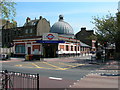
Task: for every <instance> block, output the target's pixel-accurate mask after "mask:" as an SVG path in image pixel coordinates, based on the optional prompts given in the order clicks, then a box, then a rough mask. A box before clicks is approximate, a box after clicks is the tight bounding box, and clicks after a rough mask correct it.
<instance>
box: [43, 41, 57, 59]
mask: <svg viewBox="0 0 120 90" xmlns="http://www.w3.org/2000/svg"><path fill="white" fill-rule="evenodd" d="M57 50H58V44H48V43H47V44H43V56H44V57H46V58H53V57H57V54H56V51H57Z"/></svg>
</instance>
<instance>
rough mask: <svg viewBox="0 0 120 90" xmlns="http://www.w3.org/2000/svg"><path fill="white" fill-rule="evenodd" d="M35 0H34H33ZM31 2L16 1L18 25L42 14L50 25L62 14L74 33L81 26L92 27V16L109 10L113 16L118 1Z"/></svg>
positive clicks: (106, 12) (105, 13) (90, 28)
mask: <svg viewBox="0 0 120 90" xmlns="http://www.w3.org/2000/svg"><path fill="white" fill-rule="evenodd" d="M34 1H35V0H34ZM45 1H46V2H42V1H41V2H40V1H39V2H37V1H35V2H33V0H32V1H30V0H29V1H26V2H22V0H21V1H20V0H19V2H16V3H17V5H16V6H15V8H16V13H17V15H16V17H15V20H16V21H17V25H18V26H23V25H24V23H25V21H26V18H27V17H30V18H31V20H33V19H35V18H37V19H38V18H39V17H40V16H42V17H43V18H46V19H47V20H48V21H50V26H52V25H53V24H54V23H55V22H57V21H58V19H59V15H60V14H62V15H63V16H64V21H66V22H68V23H69V24H70V25H71V26H72V28H73V30H74V33H77V32H78V31H80V29H81V27H86V29H87V30H92V29H93V28H94V24H92V23H91V22H92V21H93V16H99V17H103V16H106V15H107V14H109V12H110V13H111V14H112V15H113V16H115V14H116V13H117V9H118V1H110V2H104V1H103V2H95V1H90V2H88V1H87V0H85V2H71V1H70V2H68V1H67V2H54V1H53V2H47V0H45ZM101 1H102V0H101Z"/></svg>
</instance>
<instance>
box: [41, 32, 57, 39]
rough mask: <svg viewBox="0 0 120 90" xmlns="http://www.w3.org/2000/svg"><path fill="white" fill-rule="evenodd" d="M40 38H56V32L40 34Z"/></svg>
mask: <svg viewBox="0 0 120 90" xmlns="http://www.w3.org/2000/svg"><path fill="white" fill-rule="evenodd" d="M42 38H43V39H42V40H58V34H57V33H44V34H43V36H42Z"/></svg>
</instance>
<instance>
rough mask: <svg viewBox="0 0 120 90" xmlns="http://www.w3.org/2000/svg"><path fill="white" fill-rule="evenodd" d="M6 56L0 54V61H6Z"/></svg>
mask: <svg viewBox="0 0 120 90" xmlns="http://www.w3.org/2000/svg"><path fill="white" fill-rule="evenodd" d="M7 59H8V55H7V54H0V60H7Z"/></svg>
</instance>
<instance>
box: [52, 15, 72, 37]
mask: <svg viewBox="0 0 120 90" xmlns="http://www.w3.org/2000/svg"><path fill="white" fill-rule="evenodd" d="M50 32H51V33H58V34H65V35H73V34H74V32H73V29H72V27H71V26H70V25H69V24H68V23H67V22H65V21H63V16H62V15H60V16H59V21H58V22H56V23H55V24H53V26H52V27H51V30H50Z"/></svg>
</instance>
